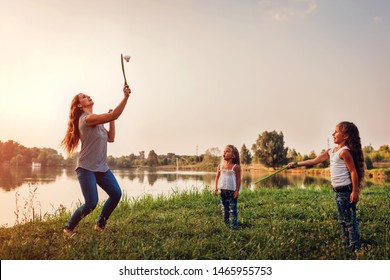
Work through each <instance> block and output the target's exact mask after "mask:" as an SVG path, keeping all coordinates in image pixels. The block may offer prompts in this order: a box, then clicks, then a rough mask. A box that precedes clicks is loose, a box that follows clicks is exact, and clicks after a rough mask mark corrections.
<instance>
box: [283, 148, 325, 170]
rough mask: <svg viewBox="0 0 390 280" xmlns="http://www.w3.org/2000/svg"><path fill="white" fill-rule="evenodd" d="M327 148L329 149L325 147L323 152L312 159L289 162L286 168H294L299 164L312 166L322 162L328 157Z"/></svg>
mask: <svg viewBox="0 0 390 280" xmlns="http://www.w3.org/2000/svg"><path fill="white" fill-rule="evenodd" d="M329 150H330V149H327V150H326V151H325V152H323V153H322V154H320V155H319V156H318V157H316V158H314V159H308V160H304V161H299V162H290V163H289V164H288V165H287V166H288V168H295V167H299V166H312V165H316V164H318V163H321V162H324V161H325V160H327V159H329V154H328V152H329Z"/></svg>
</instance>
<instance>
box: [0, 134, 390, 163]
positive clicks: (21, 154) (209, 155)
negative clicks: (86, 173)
mask: <svg viewBox="0 0 390 280" xmlns="http://www.w3.org/2000/svg"><path fill="white" fill-rule="evenodd" d="M323 152H324V150H323V151H321V152H320V153H323ZM363 153H364V155H365V161H366V166H367V169H372V168H373V167H374V163H376V164H378V163H389V162H390V148H389V145H382V146H380V147H379V149H378V150H375V149H374V148H373V147H372V146H371V145H369V146H365V147H363ZM77 154H78V153H77V152H75V153H73V154H72V155H71V156H70V157H67V158H64V157H63V156H62V155H61V154H59V153H58V151H56V150H55V149H51V148H36V147H34V148H26V147H24V146H23V145H21V144H19V143H17V142H15V141H13V140H8V141H7V142H2V141H0V166H4V165H6V166H24V165H31V164H32V163H40V164H41V165H42V166H75V164H76V159H77ZM221 155H222V152H221V151H220V149H219V148H216V147H214V148H209V149H207V150H206V151H205V152H204V153H203V154H201V155H177V154H175V153H168V154H166V155H158V154H157V153H156V152H155V151H154V150H151V151H149V153H148V154H147V155H146V153H145V151H140V152H139V153H138V154H134V153H131V154H129V155H125V156H120V157H113V156H108V158H107V163H108V165H109V166H110V167H111V168H135V167H142V166H149V167H157V166H166V165H176V164H179V165H180V166H181V167H182V166H200V167H202V168H208V167H210V168H214V167H216V166H217V165H218V163H219V162H220V161H221ZM316 156H317V154H316V153H315V152H314V151H312V152H310V153H309V154H308V155H302V154H300V153H299V152H297V151H296V150H295V149H290V148H288V147H285V143H284V136H283V133H282V132H276V131H271V132H268V131H264V132H263V133H261V134H259V135H258V138H257V140H256V142H255V143H254V144H253V145H252V147H251V150H249V148H247V147H246V145H245V144H243V145H242V146H241V149H240V160H241V164H243V165H250V164H261V165H264V166H265V167H269V168H274V169H276V168H278V167H280V166H283V165H285V164H287V163H288V162H290V161H302V160H306V159H311V158H315V157H316ZM328 165H329V163H328V162H324V163H321V164H319V165H318V167H327V166H328Z"/></svg>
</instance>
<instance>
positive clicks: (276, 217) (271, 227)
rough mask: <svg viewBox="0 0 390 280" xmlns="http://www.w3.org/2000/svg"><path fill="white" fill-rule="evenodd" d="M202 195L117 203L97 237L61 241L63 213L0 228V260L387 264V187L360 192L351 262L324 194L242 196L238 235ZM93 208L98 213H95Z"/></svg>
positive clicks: (88, 228)
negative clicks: (359, 242) (358, 248)
mask: <svg viewBox="0 0 390 280" xmlns="http://www.w3.org/2000/svg"><path fill="white" fill-rule="evenodd" d="M218 204H219V199H218V197H214V196H213V195H212V194H211V193H210V192H208V191H204V192H196V191H194V192H188V193H183V194H174V195H171V196H170V197H168V198H163V197H159V198H154V199H153V198H151V197H145V198H143V199H140V200H136V201H130V200H128V199H126V198H125V199H124V201H122V202H121V203H120V204H119V206H118V208H117V209H116V211H115V212H114V213H113V215H112V217H111V218H110V221H109V222H108V228H107V230H106V231H105V232H102V233H97V232H94V231H93V229H92V227H93V224H94V221H95V220H96V218H97V215H98V213H99V210H100V209H96V210H95V211H94V212H93V213H92V214H91V215H90V216H87V217H86V218H85V219H84V220H82V222H81V223H80V225H79V226H78V228H77V231H78V234H77V235H76V236H75V237H73V238H64V237H63V235H62V231H61V230H62V227H63V225H64V224H65V222H66V221H67V219H68V218H69V216H70V212H69V211H66V210H61V211H58V212H57V214H55V215H53V216H48V217H45V218H43V219H35V221H33V222H29V223H26V224H23V225H17V226H14V227H13V228H0V259H3V260H4V259H105V260H109V259H281V260H286V259H356V258H359V259H376V260H379V259H389V257H390V244H389V220H390V188H386V187H370V188H366V189H364V190H363V192H362V195H361V202H359V204H358V218H359V222H360V231H361V235H362V238H363V240H364V244H363V248H362V252H361V254H360V255H359V256H355V255H351V254H348V253H347V252H346V250H345V245H344V244H342V242H341V240H340V238H339V236H340V230H339V226H338V224H337V212H336V208H335V204H334V193H333V192H332V191H331V190H329V188H327V187H322V188H316V187H310V188H307V189H259V190H256V191H248V190H244V191H243V192H242V194H241V196H240V199H239V204H238V205H239V229H238V230H231V229H229V228H227V227H226V226H225V225H224V224H223V222H222V218H221V211H220V209H219V207H218ZM100 207H101V206H100Z"/></svg>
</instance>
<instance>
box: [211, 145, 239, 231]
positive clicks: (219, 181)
mask: <svg viewBox="0 0 390 280" xmlns="http://www.w3.org/2000/svg"><path fill="white" fill-rule="evenodd" d="M240 186H241V167H240V154H239V152H238V150H237V148H236V147H234V146H233V145H228V146H226V148H225V150H224V152H223V163H221V164H220V165H219V166H218V170H217V174H216V176H215V184H214V194H215V195H218V191H220V196H221V204H222V206H223V207H222V213H223V217H224V222H225V224H226V225H228V226H231V227H232V228H233V229H236V228H237V226H238V212H237V199H238V195H239V191H240ZM230 214H232V216H231V215H230ZM230 220H232V221H230Z"/></svg>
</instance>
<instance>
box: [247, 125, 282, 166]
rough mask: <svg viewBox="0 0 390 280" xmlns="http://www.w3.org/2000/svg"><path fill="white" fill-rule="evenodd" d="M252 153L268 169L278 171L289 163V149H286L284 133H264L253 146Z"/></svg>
mask: <svg viewBox="0 0 390 280" xmlns="http://www.w3.org/2000/svg"><path fill="white" fill-rule="evenodd" d="M252 151H253V153H254V154H255V155H256V157H257V158H258V159H259V161H260V162H261V163H262V164H264V165H265V166H267V167H272V168H274V169H276V168H277V167H279V166H281V165H283V164H286V163H287V151H288V148H285V147H284V136H283V132H279V133H277V132H276V131H275V130H274V131H272V132H268V131H264V132H263V133H262V134H261V135H259V137H258V138H257V141H256V143H255V144H253V146H252Z"/></svg>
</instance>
